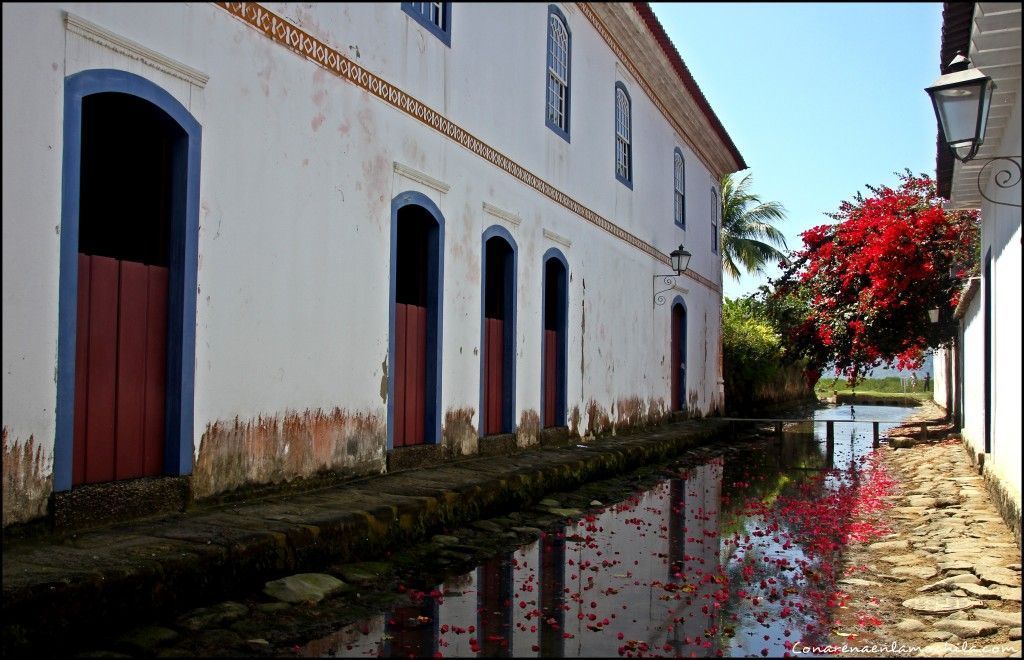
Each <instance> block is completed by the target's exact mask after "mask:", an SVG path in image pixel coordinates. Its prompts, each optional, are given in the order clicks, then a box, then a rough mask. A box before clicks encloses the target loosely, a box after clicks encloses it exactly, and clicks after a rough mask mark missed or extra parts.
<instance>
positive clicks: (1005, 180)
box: [978, 156, 1021, 209]
mask: <svg viewBox="0 0 1024 660" xmlns="http://www.w3.org/2000/svg"><path fill="white" fill-rule="evenodd" d="M1014 158H1020V156H996V157H994V158H986V159H985V160H987V161H988V162H987V163H985V164H984V165H982V166H981V169H980V170H978V193H979V194H981V196H982V197H983V198H984V199H985V200H986V201H988V202H991V203H993V204H999V205H1000V206H1013V207H1016V208H1018V209H1019V208H1020V207H1021V206H1020V204H1014V203H1013V202H1000V201H998V200H995V199H992V198H991V197H989V196H988V195H986V194H985V188H984V186H982V185H981V179H982V177H983V176H985V171H986V170H988V168H989V167H990V166H991V165H992V164H993V163H996V162H999V161H1006V162H1007V163H1010V164H1011V165H1013V166H1014V167H1016V168H1017V173H1016V175H1014V172H1013V170H1011V169H1010V168H1009V167H1008V166H1000V167H1006V169H1000V170H998V171H997V172H996V173H995V175H994V176H993V177H992V180H993V182H994V183H995V184H996V186H997V187H999V188H1002V189H1004V190H1005V189H1008V188H1013V187H1014V186H1016V185H1017V184H1018V183H1020V175H1021V166H1020V163H1018V162H1017V161H1016V160H1014Z"/></svg>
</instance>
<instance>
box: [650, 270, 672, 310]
mask: <svg viewBox="0 0 1024 660" xmlns="http://www.w3.org/2000/svg"><path fill="white" fill-rule="evenodd" d="M676 277H678V275H675V274H673V275H655V276H654V280H653V281H652V282H651V289H652V290H653V289H654V288H655V287H656V286H658V284H657V283H658V279H662V280H663V282H664V284H665V285H666V286H668V288H667V289H662V290H661V291H654V300H652V301H651V302H652V304H651V307H652V308H654V307H657V306H659V305H664V304H665V300H666V297H665V294H666V293H668V292H669V291H671V290H672V289H674V288H676Z"/></svg>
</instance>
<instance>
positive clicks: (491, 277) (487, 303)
mask: <svg viewBox="0 0 1024 660" xmlns="http://www.w3.org/2000/svg"><path fill="white" fill-rule="evenodd" d="M482 254H483V264H482V270H483V281H482V292H481V295H482V303H481V304H482V305H483V319H482V327H481V335H482V336H481V346H482V348H483V350H482V354H481V356H480V361H481V374H480V383H481V387H480V420H481V421H480V431H481V435H491V434H494V433H511V432H512V429H513V427H514V425H515V421H514V418H515V387H516V385H515V383H516V372H515V354H516V345H515V338H516V243H515V241H514V240H513V239H512V236H511V235H510V234H509V233H508V231H506V230H505V229H503V228H501V227H497V226H495V227H491V228H489V229H488V230H487V231H485V232H484V235H483V253H482Z"/></svg>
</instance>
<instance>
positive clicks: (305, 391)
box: [3, 3, 746, 525]
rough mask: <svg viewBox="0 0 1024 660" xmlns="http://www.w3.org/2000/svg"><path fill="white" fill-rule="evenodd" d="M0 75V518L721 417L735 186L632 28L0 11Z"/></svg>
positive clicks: (341, 14)
mask: <svg viewBox="0 0 1024 660" xmlns="http://www.w3.org/2000/svg"><path fill="white" fill-rule="evenodd" d="M3 55H4V57H3V85H4V89H3V91H4V95H3V138H4V164H3V183H4V196H3V339H4V341H3V451H4V456H3V467H4V487H3V488H4V490H3V495H4V508H3V521H4V525H7V524H9V523H11V522H21V521H27V520H32V519H35V518H39V517H41V516H44V515H45V514H46V511H47V503H48V500H49V499H52V498H50V496H51V493H57V494H58V497H57V498H56V499H54V502H55V504H54V506H59V500H60V496H62V495H67V494H69V493H73V492H74V491H75V490H81V489H83V488H86V489H87V488H101V487H102V486H101V484H110V483H120V482H123V481H124V480H128V479H138V478H140V477H161V476H171V477H173V476H179V477H180V476H189V475H190V478H189V480H188V481H189V482H190V489H191V492H192V495H193V496H194V497H197V498H203V497H208V496H211V495H214V494H218V493H223V492H225V491H229V490H232V489H235V488H237V487H241V486H246V485H251V484H261V483H269V482H277V481H281V480H284V479H290V478H293V477H303V476H310V475H313V474H315V473H318V472H321V471H332V472H335V473H341V474H367V473H374V472H381V471H383V470H386V469H387V466H388V465H389V462H390V461H392V460H395V458H396V456H398V454H400V453H402V451H399V450H402V449H403V448H404V447H406V446H413V447H418V446H419V445H423V446H425V447H427V448H428V449H426V450H422V451H421V450H419V449H416V451H417V452H418V453H423V452H426V453H431V452H433V453H435V454H436V455H438V457H441V456H443V455H457V454H473V453H475V452H477V451H478V448H479V447H480V446H481V445H480V442H479V439H480V438H481V437H482V436H485V437H489V436H492V435H496V434H505V435H504V438H505V439H506V441H507V438H509V437H510V436H509V435H508V434H514V439H515V442H516V443H517V444H518V445H519V446H528V445H532V444H535V443H537V442H539V440H540V439H541V438H542V437H543V436H544V429H546V428H554V429H567V431H562V433H563V434H565V433H566V432H567V433H568V434H570V435H579V436H583V437H586V436H588V435H590V434H593V433H598V432H607V431H609V430H613V429H615V428H622V427H625V426H629V425H636V424H644V423H649V422H656V421H658V420H660V419H662V418H663V417H664V416H665V415H666V414H667V413H668V412H669V411H671V410H672V409H686V410H687V411H688V412H689V413H691V414H698V415H706V414H711V413H713V412H715V411H716V410H717V409H719V408H720V406H721V405H722V380H721V366H720V350H719V347H720V340H719V336H720V311H721V299H722V288H721V267H720V258H719V255H718V249H717V240H718V227H717V223H718V215H717V211H716V210H715V209H716V208H717V206H718V201H717V200H718V190H717V187H716V182H717V181H718V179H719V178H720V177H721V175H723V174H725V173H728V172H734V171H737V170H740V169H743V168H745V167H746V165H745V164H744V162H743V160H742V157H741V156H740V154H739V152H738V150H737V149H736V147H735V145H734V144H733V143H732V141H731V140H730V139H729V137H728V134H727V133H726V132H725V130H724V128H723V127H722V125H721V123H720V122H719V121H718V119H717V118H716V116H715V114H714V112H713V111H712V110H711V108H710V106H709V105H708V103H707V101H706V100H705V99H704V97H703V96H702V95H701V93H700V90H699V89H698V87H697V85H696V83H695V82H694V81H693V79H692V77H691V76H690V74H689V72H688V71H687V70H686V67H685V65H684V64H683V62H682V60H681V59H680V57H679V55H678V53H677V52H676V50H675V48H674V47H673V45H672V44H671V42H670V41H669V39H668V38H667V36H666V35H665V33H664V31H663V29H662V28H661V26H660V25H659V24H658V21H657V19H656V18H655V17H654V15H653V13H652V12H651V10H650V8H649V7H647V6H646V5H643V4H639V5H633V4H620V5H605V4H593V5H591V4H586V3H581V4H571V3H557V4H551V5H547V4H500V5H499V4H476V3H466V4H461V3H455V4H453V3H374V4H362V3H360V4H350V5H349V4H324V5H315V4H314V5H310V4H301V5H300V4H282V3H274V4H268V5H265V6H264V5H257V4H250V3H224V4H206V3H180V4H154V5H119V4H111V5H106V4H76V3H66V4H48V5H39V4H32V5H29V4H5V5H4V7H3ZM679 244H683V245H685V247H686V248H687V250H689V251H690V252H691V253H692V254H693V257H692V260H691V261H690V264H689V269H688V270H687V271H686V272H685V273H684V274H683V276H681V277H679V278H677V280H676V285H675V289H674V290H671V291H669V292H668V293H666V294H665V295H666V296H667V303H666V304H664V305H656V304H655V303H654V301H653V300H652V297H653V293H654V290H653V289H652V282H654V276H655V275H658V274H662V273H665V272H669V268H668V262H669V259H668V254H667V253H668V252H669V251H671V250H673V249H675V248H676V246H678V245H679ZM657 283H660V280H658V282H657ZM662 288H664V287H662ZM673 327H675V331H673ZM676 361H678V364H679V365H680V367H679V368H673V366H672V364H673V363H675V362H676ZM430 448H433V449H430ZM396 452H397V453H396ZM150 481H156V482H159V481H161V480H160V479H155V480H149V481H147V482H146V483H149V482H150Z"/></svg>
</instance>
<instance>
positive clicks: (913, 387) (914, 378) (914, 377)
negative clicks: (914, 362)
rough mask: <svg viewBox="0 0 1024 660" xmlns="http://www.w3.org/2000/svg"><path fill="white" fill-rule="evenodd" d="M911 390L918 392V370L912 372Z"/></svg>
mask: <svg viewBox="0 0 1024 660" xmlns="http://www.w3.org/2000/svg"><path fill="white" fill-rule="evenodd" d="M910 391H911V392H916V391H917V372H916V371H915V372H914V373H912V374H910Z"/></svg>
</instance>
